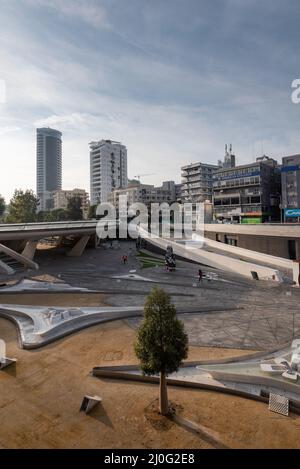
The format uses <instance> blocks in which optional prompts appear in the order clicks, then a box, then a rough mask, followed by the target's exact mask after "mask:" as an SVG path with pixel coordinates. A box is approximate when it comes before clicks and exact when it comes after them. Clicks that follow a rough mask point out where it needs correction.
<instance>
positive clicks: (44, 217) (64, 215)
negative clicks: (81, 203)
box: [37, 208, 69, 222]
mask: <svg viewBox="0 0 300 469" xmlns="http://www.w3.org/2000/svg"><path fill="white" fill-rule="evenodd" d="M67 220H69V215H68V212H67V210H64V209H62V208H58V209H55V210H51V211H49V212H48V211H41V212H39V213H38V214H37V221H41V222H52V221H67Z"/></svg>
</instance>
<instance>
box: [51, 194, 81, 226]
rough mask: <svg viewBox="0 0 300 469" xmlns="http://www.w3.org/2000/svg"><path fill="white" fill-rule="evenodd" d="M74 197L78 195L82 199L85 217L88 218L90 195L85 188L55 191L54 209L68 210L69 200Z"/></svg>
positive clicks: (53, 195)
mask: <svg viewBox="0 0 300 469" xmlns="http://www.w3.org/2000/svg"><path fill="white" fill-rule="evenodd" d="M74 197H77V198H79V199H80V200H81V210H82V214H83V218H85V219H86V218H87V217H88V212H89V196H88V193H87V192H86V191H85V190H84V189H73V190H59V191H55V192H53V193H52V198H53V210H58V209H63V210H67V208H68V202H69V200H70V199H72V198H74Z"/></svg>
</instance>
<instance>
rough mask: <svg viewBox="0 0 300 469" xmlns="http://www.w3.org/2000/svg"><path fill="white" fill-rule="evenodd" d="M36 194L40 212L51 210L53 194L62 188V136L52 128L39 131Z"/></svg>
mask: <svg viewBox="0 0 300 469" xmlns="http://www.w3.org/2000/svg"><path fill="white" fill-rule="evenodd" d="M36 162H37V163H36V164H37V176H36V185H37V187H36V192H37V195H38V197H39V201H40V202H39V210H50V209H51V208H52V205H53V200H52V198H51V193H52V192H53V191H57V190H60V189H61V186H62V134H61V132H59V131H58V130H54V129H50V128H39V129H37V149H36Z"/></svg>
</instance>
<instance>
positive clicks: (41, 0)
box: [22, 0, 109, 28]
mask: <svg viewBox="0 0 300 469" xmlns="http://www.w3.org/2000/svg"><path fill="white" fill-rule="evenodd" d="M22 1H23V3H25V4H27V5H29V6H32V7H42V8H48V9H52V10H54V11H55V12H56V13H58V14H61V15H63V16H67V17H70V18H75V19H79V20H81V21H85V22H86V23H88V24H90V25H92V26H94V27H96V28H98V27H105V28H108V27H109V22H108V18H107V14H106V10H105V9H104V7H103V6H102V5H100V4H99V1H97V0H96V1H93V0H92V1H91V0H22Z"/></svg>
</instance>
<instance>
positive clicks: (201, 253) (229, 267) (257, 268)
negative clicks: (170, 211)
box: [139, 228, 283, 282]
mask: <svg viewBox="0 0 300 469" xmlns="http://www.w3.org/2000/svg"><path fill="white" fill-rule="evenodd" d="M139 234H140V236H141V237H142V238H143V239H145V240H146V241H147V243H149V245H153V246H155V247H158V248H160V249H162V250H166V248H167V246H168V245H171V246H172V248H173V252H174V254H176V255H177V256H180V257H182V258H183V259H186V260H190V261H193V262H197V263H199V264H203V265H207V266H209V267H213V268H215V269H219V270H224V271H227V272H233V273H235V274H239V275H243V276H245V277H248V278H255V277H256V275H257V277H258V279H260V280H271V281H276V282H283V275H282V273H281V272H280V271H279V270H277V269H274V268H271V267H265V266H263V265H259V264H255V263H253V262H248V261H246V260H245V261H243V260H240V259H235V258H233V257H229V256H226V255H222V254H217V253H214V252H208V251H205V250H204V249H200V248H199V247H197V248H195V247H189V246H186V245H184V244H179V243H178V242H176V241H175V240H172V239H164V238H155V237H154V238H151V235H150V234H149V233H148V232H147V231H146V230H144V229H143V228H139ZM255 274H256V275H255Z"/></svg>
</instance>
